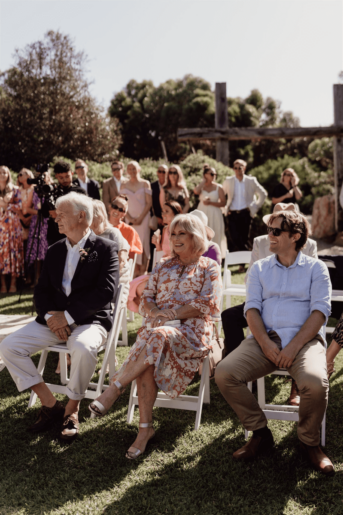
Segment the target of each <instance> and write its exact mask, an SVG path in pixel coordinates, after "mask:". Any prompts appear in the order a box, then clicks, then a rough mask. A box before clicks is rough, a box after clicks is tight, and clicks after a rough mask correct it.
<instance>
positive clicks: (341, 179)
mask: <svg viewBox="0 0 343 515" xmlns="http://www.w3.org/2000/svg"><path fill="white" fill-rule="evenodd" d="M333 102H334V124H335V125H336V126H340V127H343V84H334V85H333ZM334 165H335V209H336V213H335V215H336V216H335V220H336V229H337V231H338V233H341V234H339V235H338V238H337V240H343V234H342V232H343V210H342V208H341V206H340V203H339V195H340V192H341V188H342V183H343V136H341V135H339V136H335V137H334ZM337 243H339V241H337Z"/></svg>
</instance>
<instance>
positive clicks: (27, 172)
mask: <svg viewBox="0 0 343 515" xmlns="http://www.w3.org/2000/svg"><path fill="white" fill-rule="evenodd" d="M21 172H25V173H26V175H27V176H28V177H30V179H34V177H35V176H34V175H33V173H32V172H31V170H29V169H28V168H22V169H21V170H20V172H19V173H21ZM16 184H17V186H19V188H20V187H22V184H20V182H19V175H18V176H17V182H16Z"/></svg>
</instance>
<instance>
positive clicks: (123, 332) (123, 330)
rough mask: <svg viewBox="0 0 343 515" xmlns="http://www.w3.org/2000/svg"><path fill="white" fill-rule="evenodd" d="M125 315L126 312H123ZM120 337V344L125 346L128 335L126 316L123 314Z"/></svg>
mask: <svg viewBox="0 0 343 515" xmlns="http://www.w3.org/2000/svg"><path fill="white" fill-rule="evenodd" d="M125 315H126V313H125ZM121 337H122V340H121V345H123V346H125V347H127V346H128V344H129V342H128V336H127V319H126V316H123V322H122V326H121Z"/></svg>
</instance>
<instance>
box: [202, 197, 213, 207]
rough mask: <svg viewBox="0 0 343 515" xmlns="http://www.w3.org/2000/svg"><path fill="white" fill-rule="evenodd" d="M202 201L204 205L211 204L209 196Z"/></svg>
mask: <svg viewBox="0 0 343 515" xmlns="http://www.w3.org/2000/svg"><path fill="white" fill-rule="evenodd" d="M202 202H203V204H205V206H209V205H210V204H211V201H210V199H209V197H206V198H204V200H203V201H202Z"/></svg>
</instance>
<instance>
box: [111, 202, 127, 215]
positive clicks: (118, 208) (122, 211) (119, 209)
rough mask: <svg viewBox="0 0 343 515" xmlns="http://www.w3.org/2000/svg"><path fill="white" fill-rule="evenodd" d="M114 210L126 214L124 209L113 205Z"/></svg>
mask: <svg viewBox="0 0 343 515" xmlns="http://www.w3.org/2000/svg"><path fill="white" fill-rule="evenodd" d="M111 207H112V209H116V210H117V211H119V213H125V209H123V208H122V207H119V206H117V204H112V206H111Z"/></svg>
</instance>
